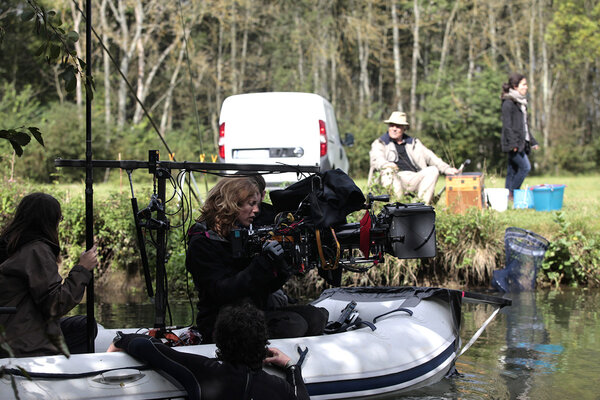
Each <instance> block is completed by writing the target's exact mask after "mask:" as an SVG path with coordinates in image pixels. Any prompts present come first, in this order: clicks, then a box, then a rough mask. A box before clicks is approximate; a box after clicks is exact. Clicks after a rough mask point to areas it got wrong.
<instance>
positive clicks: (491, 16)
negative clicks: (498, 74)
mask: <svg viewBox="0 0 600 400" xmlns="http://www.w3.org/2000/svg"><path fill="white" fill-rule="evenodd" d="M494 4H495V1H494V0H489V1H488V7H489V9H488V24H489V27H488V30H489V35H490V47H491V50H490V51H491V53H492V68H494V69H496V68H497V57H498V43H497V40H496V10H495V8H494Z"/></svg>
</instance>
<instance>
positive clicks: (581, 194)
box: [0, 175, 600, 301]
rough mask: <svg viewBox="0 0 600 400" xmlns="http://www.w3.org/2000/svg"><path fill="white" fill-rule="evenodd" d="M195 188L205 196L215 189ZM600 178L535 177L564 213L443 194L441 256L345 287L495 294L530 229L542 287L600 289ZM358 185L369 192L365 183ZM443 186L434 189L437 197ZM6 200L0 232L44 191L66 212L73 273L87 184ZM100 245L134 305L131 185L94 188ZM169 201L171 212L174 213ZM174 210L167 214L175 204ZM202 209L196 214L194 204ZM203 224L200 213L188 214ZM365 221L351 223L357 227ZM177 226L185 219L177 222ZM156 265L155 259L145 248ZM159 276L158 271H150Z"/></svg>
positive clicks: (11, 191) (175, 249) (110, 286)
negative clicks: (509, 256)
mask: <svg viewBox="0 0 600 400" xmlns="http://www.w3.org/2000/svg"><path fill="white" fill-rule="evenodd" d="M198 180H199V186H200V189H201V191H202V192H203V193H202V195H203V196H205V194H206V193H205V192H206V191H205V188H206V187H211V186H212V181H211V182H209V184H208V185H204V183H203V182H202V180H201V179H198ZM597 182H600V176H598V175H593V176H579V177H550V176H548V177H543V176H542V177H531V178H527V181H526V184H528V185H535V184H541V183H554V184H558V183H560V184H566V185H567V187H566V189H565V194H564V202H563V208H562V210H561V211H560V212H538V211H535V210H533V209H516V210H515V209H512V208H509V209H508V210H506V211H505V212H497V211H494V210H491V209H486V210H481V211H478V210H475V209H473V210H470V211H469V212H467V213H465V214H462V215H461V214H453V213H450V212H448V211H447V209H446V207H445V198H444V196H442V199H441V200H440V202H439V203H438V204H437V205H436V229H437V249H438V255H437V257H436V258H434V259H430V260H397V259H395V258H393V257H387V259H386V263H384V264H382V265H379V266H377V267H374V268H372V269H371V270H370V271H369V272H368V273H361V274H356V273H345V275H344V279H343V283H344V284H345V285H358V286H363V285H419V286H427V285H433V286H446V287H471V288H472V287H489V284H490V278H491V274H492V272H493V270H494V269H500V268H503V267H504V241H503V239H504V231H505V230H506V228H507V227H509V226H515V227H519V228H523V229H527V230H531V231H533V232H535V233H537V234H540V235H542V236H544V237H545V238H547V239H548V240H549V241H550V242H551V243H552V245H551V246H552V247H551V249H550V250H549V251H548V252H547V260H550V262H549V263H546V264H545V269H543V270H542V271H541V272H540V274H539V275H538V278H539V281H538V285H539V286H541V287H543V286H551V285H559V284H562V285H576V286H590V287H594V286H600V250H598V249H597V247H599V246H598V245H597V243H599V242H600V237H599V234H598V232H600V187H599V186H598V185H597ZM356 183H357V185H358V186H359V187H361V188H362V189H363V191H365V193H366V192H367V190H366V180H365V179H358V180H357V181H356ZM443 185H444V181H443V179H440V180H439V182H438V188H437V190H436V191H439V189H440V188H441V187H443ZM485 185H486V187H501V186H502V179H501V178H499V177H493V176H490V177H486V180H485ZM1 186H2V194H1V196H0V197H1V198H0V207H1V208H0V224H2V223H4V221H6V219H7V218H8V217H9V216H10V215H12V213H13V212H14V207H15V206H16V204H17V203H18V201H19V199H20V198H21V197H22V196H23V195H24V194H26V193H29V192H31V191H40V190H41V191H47V192H49V193H52V194H54V195H55V196H56V197H57V198H59V200H60V201H61V203H62V204H63V214H64V217H65V220H64V222H63V225H62V237H61V245H62V248H63V267H64V269H65V270H67V269H68V268H70V267H71V266H72V265H73V263H74V262H75V260H76V258H77V257H78V256H79V254H80V253H81V251H82V249H83V246H84V241H85V219H84V216H85V213H84V208H85V204H84V201H83V200H84V198H83V189H84V185H83V184H82V183H78V184H68V185H61V184H58V185H33V184H27V183H21V182H19V183H8V182H3V183H2V184H1ZM151 187H152V185H151V182H145V181H144V182H139V181H138V183H137V184H136V186H135V194H136V197H137V198H138V202H139V204H140V208H143V207H145V205H146V204H147V203H148V201H149V197H150V190H151ZM94 192H95V197H94V203H95V207H94V214H95V217H94V221H95V223H94V225H95V237H96V240H97V241H98V243H99V252H100V256H101V265H100V268H99V270H98V272H97V274H96V285H97V287H98V290H97V291H96V293H98V294H99V295H100V293H110V295H109V296H108V298H115V296H119V293H121V295H120V297H122V298H123V299H124V300H125V301H128V300H129V301H131V300H133V299H135V298H138V297H139V296H142V297H143V295H144V286H143V280H141V279H140V276H141V263H140V260H139V253H138V250H137V244H136V235H135V230H134V227H133V223H132V221H133V217H132V212H131V204H130V197H131V194H130V192H129V190H128V183H127V182H126V183H125V184H124V185H123V184H120V183H112V184H106V185H105V184H97V185H94ZM175 203H176V201H173V202H172V203H171V204H172V207H173V208H174V209H175V208H177V205H176V204H175ZM169 207H171V206H169ZM196 207H197V206H196ZM192 215H193V216H197V210H193V211H192ZM360 216H362V213H357V215H356V216H354V215H353V216H351V218H354V219H358V218H360ZM171 219H172V222H173V224H179V223H180V219H179V216H173V217H171ZM183 237H184V235H183V232H182V231H181V229H172V230H171V233H170V235H169V248H170V252H169V262H168V263H167V273H168V277H169V288H170V290H171V292H184V291H185V288H186V283H187V285H188V286H189V287H193V285H191V281H190V280H189V277H188V278H187V282H186V272H185V267H184V260H185V250H184V246H183V241H182V239H183ZM148 252H149V257H150V260H151V261H150V262H151V265H153V261H152V260H153V259H154V251H153V248H152V247H151V246H148ZM152 269H153V268H152ZM325 286H326V285H325V283H324V281H323V280H322V279H320V278H319V277H318V276H317V275H316V273H314V271H311V272H309V273H308V274H307V275H306V276H304V277H302V278H296V279H295V280H293V281H292V282H290V284H289V290H290V292H291V293H292V294H293V295H295V296H298V297H310V296H311V295H313V294H314V293H318V292H320V291H321V290H322V289H323V288H325Z"/></svg>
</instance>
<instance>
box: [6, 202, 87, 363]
mask: <svg viewBox="0 0 600 400" xmlns="http://www.w3.org/2000/svg"><path fill="white" fill-rule="evenodd" d="M60 221H62V213H61V208H60V204H59V202H58V200H56V199H55V198H54V197H52V196H50V195H48V194H45V193H32V194H29V195H27V196H25V197H24V198H23V199H22V200H21V202H20V203H19V205H18V206H17V211H16V213H15V216H14V218H13V220H12V221H11V222H10V223H9V224H8V225H7V226H6V228H5V229H4V230H3V232H2V234H0V306H2V307H16V310H17V312H16V313H15V314H0V325H2V326H3V327H4V329H5V336H6V340H7V343H8V345H9V346H10V348H11V350H12V351H13V353H14V355H15V356H16V357H32V356H41V355H56V354H60V353H62V351H61V350H60V346H61V342H63V341H64V343H66V345H67V347H68V348H69V351H70V353H84V352H85V350H86V329H85V326H86V317H85V316H75V317H69V318H62V319H61V317H63V316H64V315H65V314H67V313H68V312H69V311H70V310H71V309H72V308H73V307H75V306H76V305H77V304H78V303H79V302H80V301H81V298H82V297H83V293H84V291H85V288H86V286H87V284H88V283H89V281H90V279H91V277H92V272H91V271H92V269H93V268H94V267H95V266H96V265H97V264H98V261H97V258H96V246H95V245H94V247H92V248H91V249H90V250H88V251H86V252H84V253H83V254H82V255H81V258H80V259H79V263H78V264H77V265H76V266H74V267H73V268H72V269H71V271H70V272H69V275H68V276H67V278H66V279H65V280H64V281H63V279H62V278H61V276H60V275H59V273H58V264H57V262H58V261H59V254H60V243H59V239H58V227H59V224H60ZM2 356H6V354H2V352H1V351H0V357H2Z"/></svg>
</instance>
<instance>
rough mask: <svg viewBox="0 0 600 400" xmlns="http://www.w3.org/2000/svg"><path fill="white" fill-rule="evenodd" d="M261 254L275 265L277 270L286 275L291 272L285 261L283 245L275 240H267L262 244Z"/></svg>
mask: <svg viewBox="0 0 600 400" xmlns="http://www.w3.org/2000/svg"><path fill="white" fill-rule="evenodd" d="M262 254H263V255H264V256H265V257H266V258H267V259H268V260H269V261H271V263H272V264H273V265H274V266H276V267H277V271H279V272H280V273H282V274H285V275H287V276H289V275H291V274H292V271H291V268H290V267H289V265H288V263H287V262H286V261H285V258H284V253H283V247H282V246H281V243H279V242H278V241H276V240H268V241H266V242H265V243H264V244H263V247H262Z"/></svg>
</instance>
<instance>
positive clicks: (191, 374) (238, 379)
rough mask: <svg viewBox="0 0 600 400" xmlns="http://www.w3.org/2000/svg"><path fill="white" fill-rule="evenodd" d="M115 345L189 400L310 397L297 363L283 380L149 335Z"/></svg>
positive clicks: (300, 399)
mask: <svg viewBox="0 0 600 400" xmlns="http://www.w3.org/2000/svg"><path fill="white" fill-rule="evenodd" d="M115 345H116V346H117V347H119V348H122V349H124V350H125V351H126V352H127V353H128V354H129V355H131V356H133V357H135V358H137V359H140V360H143V361H145V362H147V363H148V364H150V366H152V367H153V368H158V369H161V370H162V371H164V372H166V373H167V374H169V375H170V376H172V377H173V378H174V379H176V380H177V381H178V382H179V383H180V384H181V385H182V386H183V387H184V389H185V390H186V391H187V393H188V398H189V399H190V400H200V399H202V400H220V399H240V400H250V399H253V400H279V399H281V400H284V399H290V400H307V399H309V396H308V392H307V391H306V386H305V385H304V381H303V380H302V371H301V370H300V367H299V366H293V367H290V368H287V369H286V370H285V372H286V378H285V379H282V378H280V377H278V376H275V375H271V374H269V373H267V372H265V371H263V370H262V369H259V370H251V369H250V368H249V367H247V366H245V365H235V364H231V363H228V362H221V361H218V360H216V359H214V358H208V357H204V356H201V355H197V354H189V353H183V352H179V351H176V350H174V349H172V348H170V347H168V346H166V345H164V344H162V343H158V342H157V341H156V339H152V338H151V337H149V336H143V335H136V334H133V335H124V336H123V337H122V338H121V339H120V340H119V341H117V342H116V343H115Z"/></svg>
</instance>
